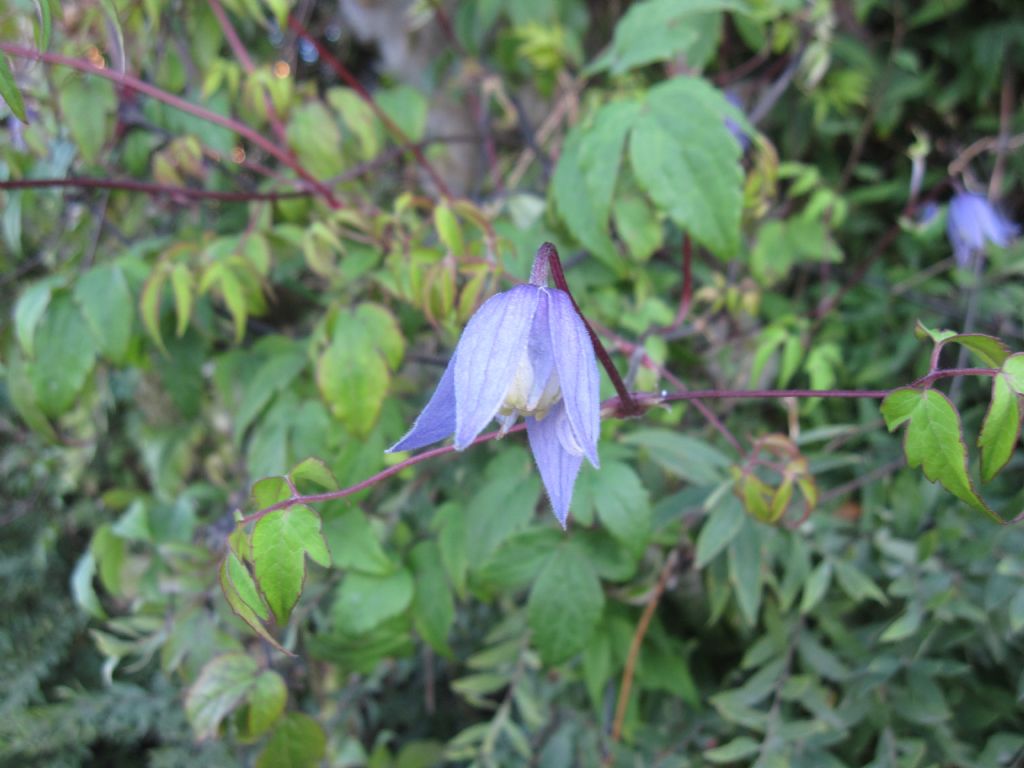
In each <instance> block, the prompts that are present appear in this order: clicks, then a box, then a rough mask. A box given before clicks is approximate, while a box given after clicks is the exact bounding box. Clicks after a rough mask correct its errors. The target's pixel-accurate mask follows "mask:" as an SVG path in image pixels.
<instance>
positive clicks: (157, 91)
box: [0, 43, 342, 209]
mask: <svg viewBox="0 0 1024 768" xmlns="http://www.w3.org/2000/svg"><path fill="white" fill-rule="evenodd" d="M0 51H4V52H5V53H7V54H9V55H11V56H18V57H20V58H24V59H32V60H35V61H42V62H44V63H46V64H55V65H57V66H62V67H70V68H71V69H76V70H78V71H79V72H84V73H86V74H88V75H94V76H96V77H102V78H104V79H105V80H109V81H111V82H112V83H115V84H116V85H119V86H121V87H122V88H127V89H129V90H132V91H137V92H138V93H141V94H144V95H146V96H149V97H150V98H153V99H156V100H157V101H161V102H163V103H164V104H167V105H168V106H170V107H174V108H175V109H178V110H180V111H182V112H186V113H188V114H190V115H194V116H195V117H198V118H200V119H202V120H206V121H207V122H209V123H213V124H214V125H219V126H221V127H222V128H227V129H228V130H230V131H234V132H235V133H237V134H238V135H239V136H241V137H243V138H245V139H248V140H249V141H250V142H252V143H253V144H254V145H256V146H257V147H259V148H260V149H262V150H263V151H264V152H266V153H267V154H268V155H270V156H271V157H274V158H276V159H277V160H278V161H280V162H281V163H282V164H283V165H285V166H287V167H288V168H291V169H292V170H293V171H295V173H296V174H298V175H299V177H301V178H302V179H303V180H305V181H306V182H307V183H308V184H309V185H310V187H312V188H313V189H314V190H316V192H317V194H318V195H320V196H321V197H322V198H323V199H324V200H325V201H326V202H327V204H328V205H330V206H331V207H332V208H335V209H337V208H341V207H342V206H341V203H339V202H338V200H337V199H336V198H335V197H334V193H333V192H331V190H329V189H328V188H327V187H325V186H324V185H323V184H322V183H321V182H320V181H319V180H317V179H316V178H315V177H314V176H312V175H311V174H310V173H309V171H307V170H306V169H305V168H303V167H302V165H301V164H300V163H299V162H298V161H297V160H296V159H295V158H294V157H292V155H291V153H289V152H288V151H287V150H285V149H282V148H281V147H279V146H278V145H277V144H275V143H274V142H273V141H271V140H270V139H268V138H267V137H265V136H263V135H262V134H261V133H259V132H258V131H256V130H254V129H252V128H250V127H249V126H247V125H245V124H244V123H241V122H239V121H238V120H235V119H234V118H231V117H227V116H226V115H221V114H218V113H217V112H213V111H211V110H209V109H206V108H205V107H201V106H199V105H198V104H193V103H192V102H190V101H186V100H185V99H183V98H181V97H180V96H175V95H174V94H173V93H168V92H167V91H165V90H163V89H162V88H158V87H157V86H155V85H153V84H152V83H147V82H145V81H144V80H140V79H138V78H137V77H134V76H132V75H127V74H121V73H120V72H115V71H113V70H110V69H101V68H100V67H97V66H96V65H94V64H93V63H92V62H89V61H86V60H85V59H75V58H71V57H70V56H62V55H61V54H59V53H49V52H43V51H37V50H35V49H34V48H26V47H24V46H21V45H12V44H10V43H0Z"/></svg>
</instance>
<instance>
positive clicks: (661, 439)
mask: <svg viewBox="0 0 1024 768" xmlns="http://www.w3.org/2000/svg"><path fill="white" fill-rule="evenodd" d="M622 441H623V442H624V443H627V444H628V445H636V446H640V447H641V448H643V449H644V450H645V451H646V452H647V453H648V455H649V456H650V459H651V461H653V462H654V463H656V464H657V465H658V466H660V467H661V468H662V469H664V470H665V471H666V472H668V473H669V474H671V475H674V476H675V477H680V478H682V479H683V480H686V481H687V482H690V483H692V484H693V485H700V486H703V485H707V486H710V485H717V484H718V483H720V482H722V480H724V479H725V477H726V473H725V472H724V470H725V469H726V468H727V467H729V466H730V465H731V464H732V461H731V460H730V459H729V457H728V456H726V455H725V454H724V453H722V452H721V451H719V450H718V449H717V448H715V447H714V446H712V445H710V444H709V443H707V442H706V441H704V440H700V439H698V438H695V437H690V436H688V435H681V434H679V433H678V432H674V431H672V430H668V429H638V430H636V431H635V432H631V433H630V434H629V435H626V436H625V437H624V438H623V439H622Z"/></svg>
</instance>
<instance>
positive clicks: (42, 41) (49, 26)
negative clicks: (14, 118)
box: [22, 0, 59, 122]
mask: <svg viewBox="0 0 1024 768" xmlns="http://www.w3.org/2000/svg"><path fill="white" fill-rule="evenodd" d="M50 2H51V0H35V3H36V11H38V14H39V24H38V25H36V29H35V39H36V48H38V49H39V50H40V51H45V50H46V49H47V48H49V47H50V36H51V35H52V33H53V9H52V8H51V7H50ZM58 7H59V6H58ZM22 122H24V121H22Z"/></svg>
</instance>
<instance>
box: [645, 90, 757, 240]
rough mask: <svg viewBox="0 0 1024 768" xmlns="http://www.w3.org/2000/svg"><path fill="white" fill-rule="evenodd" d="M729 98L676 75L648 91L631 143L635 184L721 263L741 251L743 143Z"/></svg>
mask: <svg viewBox="0 0 1024 768" xmlns="http://www.w3.org/2000/svg"><path fill="white" fill-rule="evenodd" d="M727 112H729V105H728V102H727V101H726V100H725V97H724V96H723V95H722V94H721V93H720V92H719V91H717V90H716V89H715V88H713V87H712V86H711V85H709V84H708V83H707V82H705V81H704V80H701V79H699V78H694V77H675V78H673V79H671V80H669V81H667V82H665V83H662V84H660V85H656V86H654V87H653V88H651V89H650V90H649V91H648V93H647V99H646V101H645V103H644V109H643V112H642V113H641V114H640V116H639V117H638V118H637V120H636V123H635V126H634V128H633V133H632V135H631V137H630V140H629V157H630V163H631V164H632V166H633V172H634V173H635V174H636V178H637V181H638V182H639V183H640V185H641V186H642V187H643V188H644V189H645V190H646V191H647V193H648V194H649V195H650V196H651V199H653V200H654V202H655V203H657V204H658V206H660V207H661V208H662V209H663V210H664V211H665V212H666V213H667V214H668V215H669V217H670V218H671V219H672V220H673V221H674V222H675V223H676V224H677V225H678V226H679V227H680V228H681V229H683V230H684V231H686V232H687V233H689V234H690V235H692V236H693V238H694V239H695V240H697V241H698V242H700V243H701V244H702V245H704V246H706V247H707V248H708V249H709V250H711V251H713V252H714V253H715V254H716V255H717V256H719V257H721V258H729V257H731V256H733V255H734V254H735V253H736V252H737V251H738V250H739V239H740V213H741V211H742V209H743V170H742V168H741V167H740V154H741V150H740V146H739V144H738V143H737V142H736V140H735V139H734V138H733V137H732V135H731V134H730V133H729V131H728V129H727V128H726V127H725V122H724V120H725V115H726V113H727Z"/></svg>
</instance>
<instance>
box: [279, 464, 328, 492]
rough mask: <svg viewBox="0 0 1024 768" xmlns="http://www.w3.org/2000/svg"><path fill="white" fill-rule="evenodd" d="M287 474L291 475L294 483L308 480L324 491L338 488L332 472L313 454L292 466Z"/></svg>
mask: <svg viewBox="0 0 1024 768" xmlns="http://www.w3.org/2000/svg"><path fill="white" fill-rule="evenodd" d="M288 476H289V477H291V479H292V482H293V483H294V484H295V485H299V483H301V482H302V481H308V482H310V483H313V484H314V485H316V486H318V487H320V488H321V489H323V490H325V491H336V490H338V481H337V480H336V479H335V478H334V473H333V472H331V470H330V468H328V466H327V465H326V464H324V462H323V461H322V460H320V459H317V458H314V457H313V456H310V457H309V458H307V459H303V460H302V461H300V462H299V463H298V464H296V465H295V466H294V467H292V470H291V472H289V473H288Z"/></svg>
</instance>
